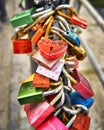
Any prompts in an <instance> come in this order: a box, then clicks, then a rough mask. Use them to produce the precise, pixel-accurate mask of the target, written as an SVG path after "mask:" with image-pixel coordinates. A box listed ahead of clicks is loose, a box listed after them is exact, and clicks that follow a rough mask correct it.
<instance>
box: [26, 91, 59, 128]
mask: <svg viewBox="0 0 104 130" xmlns="http://www.w3.org/2000/svg"><path fill="white" fill-rule="evenodd" d="M61 95H62V91H61V92H60V93H59V94H58V95H57V96H56V97H55V98H54V99H53V100H52V101H51V102H50V103H48V102H47V101H44V102H40V103H38V104H35V103H33V104H28V105H26V106H25V108H24V110H25V111H26V114H27V117H28V120H29V122H30V124H31V125H32V126H33V127H34V128H37V127H38V126H39V125H40V124H41V123H42V122H43V121H44V120H45V119H46V118H47V117H48V116H49V115H50V114H51V113H53V112H54V111H55V108H54V107H53V105H54V104H55V103H56V102H57V101H58V100H59V99H60V97H61Z"/></svg>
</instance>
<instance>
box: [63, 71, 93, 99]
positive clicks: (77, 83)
mask: <svg viewBox="0 0 104 130" xmlns="http://www.w3.org/2000/svg"><path fill="white" fill-rule="evenodd" d="M63 72H64V74H65V75H66V76H67V77H68V78H69V79H70V81H71V84H72V87H73V88H74V89H75V90H76V91H77V92H78V93H79V94H80V95H81V96H82V97H83V98H85V99H88V98H90V97H92V96H94V92H93V90H92V88H91V85H90V84H89V82H88V80H87V79H86V78H85V77H84V76H83V75H82V74H81V73H80V72H78V70H76V69H74V70H73V71H71V72H70V73H69V74H68V73H67V72H66V70H65V69H63Z"/></svg>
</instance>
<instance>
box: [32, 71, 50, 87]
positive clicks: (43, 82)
mask: <svg viewBox="0 0 104 130" xmlns="http://www.w3.org/2000/svg"><path fill="white" fill-rule="evenodd" d="M33 86H34V87H36V88H46V89H47V88H49V87H50V79H49V78H48V77H45V76H43V75H40V74H37V73H35V75H34V79H33Z"/></svg>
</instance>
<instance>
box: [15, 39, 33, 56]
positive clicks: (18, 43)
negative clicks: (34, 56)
mask: <svg viewBox="0 0 104 130" xmlns="http://www.w3.org/2000/svg"><path fill="white" fill-rule="evenodd" d="M31 51H32V43H31V40H28V39H18V40H13V52H14V54H25V53H31Z"/></svg>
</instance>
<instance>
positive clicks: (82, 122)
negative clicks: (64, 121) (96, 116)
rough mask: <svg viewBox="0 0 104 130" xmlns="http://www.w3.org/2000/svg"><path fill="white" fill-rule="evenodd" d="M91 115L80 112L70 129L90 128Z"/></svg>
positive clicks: (85, 129)
mask: <svg viewBox="0 0 104 130" xmlns="http://www.w3.org/2000/svg"><path fill="white" fill-rule="evenodd" d="M89 127H90V117H89V116H88V114H84V113H79V114H78V115H77V117H76V119H75V121H74V123H73V124H72V126H71V127H70V128H69V130H89Z"/></svg>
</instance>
